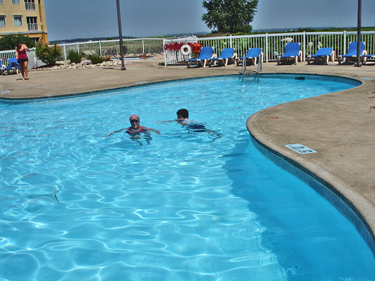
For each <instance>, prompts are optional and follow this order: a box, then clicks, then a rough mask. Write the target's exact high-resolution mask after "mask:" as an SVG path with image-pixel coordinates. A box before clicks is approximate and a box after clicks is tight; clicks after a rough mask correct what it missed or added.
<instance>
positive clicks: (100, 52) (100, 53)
mask: <svg viewBox="0 0 375 281" xmlns="http://www.w3.org/2000/svg"><path fill="white" fill-rule="evenodd" d="M99 56H102V42H100V40H99Z"/></svg>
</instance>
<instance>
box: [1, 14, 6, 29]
mask: <svg viewBox="0 0 375 281" xmlns="http://www.w3.org/2000/svg"><path fill="white" fill-rule="evenodd" d="M5 26H6V24H5V16H0V27H5Z"/></svg>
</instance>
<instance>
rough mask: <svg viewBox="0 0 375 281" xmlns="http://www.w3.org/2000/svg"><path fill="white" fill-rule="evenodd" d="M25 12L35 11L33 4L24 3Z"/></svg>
mask: <svg viewBox="0 0 375 281" xmlns="http://www.w3.org/2000/svg"><path fill="white" fill-rule="evenodd" d="M25 9H26V10H35V2H25Z"/></svg>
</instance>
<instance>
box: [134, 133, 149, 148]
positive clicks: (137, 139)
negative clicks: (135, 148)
mask: <svg viewBox="0 0 375 281" xmlns="http://www.w3.org/2000/svg"><path fill="white" fill-rule="evenodd" d="M129 139H131V140H132V141H135V142H137V143H138V144H139V145H140V146H142V145H143V143H142V139H143V140H145V141H146V143H147V144H150V143H151V140H152V136H151V134H150V133H148V132H144V134H140V133H134V134H131V135H130V137H129Z"/></svg>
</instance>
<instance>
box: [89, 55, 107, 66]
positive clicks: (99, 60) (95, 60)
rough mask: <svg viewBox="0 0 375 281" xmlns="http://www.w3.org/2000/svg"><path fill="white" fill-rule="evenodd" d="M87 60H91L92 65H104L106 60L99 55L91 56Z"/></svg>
mask: <svg viewBox="0 0 375 281" xmlns="http://www.w3.org/2000/svg"><path fill="white" fill-rule="evenodd" d="M87 59H89V60H91V63H93V64H97V63H102V62H103V61H104V60H103V59H102V58H101V57H99V56H98V55H96V54H94V55H89V56H88V57H87Z"/></svg>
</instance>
